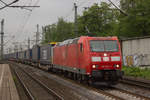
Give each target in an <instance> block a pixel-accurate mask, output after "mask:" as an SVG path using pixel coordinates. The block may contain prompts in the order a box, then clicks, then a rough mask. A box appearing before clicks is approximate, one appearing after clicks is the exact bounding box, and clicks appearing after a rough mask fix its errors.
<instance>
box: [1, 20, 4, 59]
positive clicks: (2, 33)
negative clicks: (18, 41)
mask: <svg viewBox="0 0 150 100" xmlns="http://www.w3.org/2000/svg"><path fill="white" fill-rule="evenodd" d="M3 37H4V19H2V21H1V59H2V60H3V49H4V48H3V46H4V40H3Z"/></svg>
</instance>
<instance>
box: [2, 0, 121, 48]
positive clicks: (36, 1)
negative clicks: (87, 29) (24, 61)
mask: <svg viewBox="0 0 150 100" xmlns="http://www.w3.org/2000/svg"><path fill="white" fill-rule="evenodd" d="M3 1H5V2H6V3H10V2H12V1H13V0H3ZM102 1H103V2H108V0H19V2H17V3H15V4H13V5H23V6H24V5H26V6H29V5H31V6H40V7H39V8H28V10H26V9H20V8H5V9H3V10H0V21H1V20H2V19H4V20H5V26H4V32H5V35H4V36H5V37H4V40H5V47H4V48H5V51H6V50H7V49H8V48H10V49H13V48H14V45H13V44H14V43H15V42H20V43H22V45H25V44H27V39H28V38H30V39H32V40H34V39H35V32H36V25H37V24H39V26H40V32H41V27H42V26H45V25H49V24H53V23H56V22H57V20H58V18H59V17H63V18H65V20H67V21H73V20H74V9H73V4H74V3H75V2H76V3H77V5H78V14H80V15H81V14H82V12H83V10H84V8H83V7H90V6H91V5H92V4H93V3H100V2H102ZM112 1H113V2H114V3H115V4H117V5H119V0H112ZM3 6H4V5H3V4H2V3H0V7H3ZM31 10H32V11H31Z"/></svg>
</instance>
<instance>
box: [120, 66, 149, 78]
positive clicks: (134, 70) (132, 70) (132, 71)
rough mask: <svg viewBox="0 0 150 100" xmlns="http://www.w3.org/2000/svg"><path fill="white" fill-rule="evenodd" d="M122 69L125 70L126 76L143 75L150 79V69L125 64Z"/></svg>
mask: <svg viewBox="0 0 150 100" xmlns="http://www.w3.org/2000/svg"><path fill="white" fill-rule="evenodd" d="M122 70H123V71H124V72H125V75H126V76H133V77H142V78H145V79H150V69H148V68H145V69H140V68H139V67H126V66H124V67H123V68H122Z"/></svg>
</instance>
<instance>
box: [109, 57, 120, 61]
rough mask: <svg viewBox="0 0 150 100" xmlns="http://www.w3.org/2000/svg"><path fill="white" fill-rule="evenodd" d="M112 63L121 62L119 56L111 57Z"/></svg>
mask: <svg viewBox="0 0 150 100" xmlns="http://www.w3.org/2000/svg"><path fill="white" fill-rule="evenodd" d="M111 61H120V57H119V56H115V57H111Z"/></svg>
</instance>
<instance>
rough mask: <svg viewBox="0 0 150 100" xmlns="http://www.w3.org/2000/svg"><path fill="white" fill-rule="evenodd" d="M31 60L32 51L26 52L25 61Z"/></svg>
mask: <svg viewBox="0 0 150 100" xmlns="http://www.w3.org/2000/svg"><path fill="white" fill-rule="evenodd" d="M31 59H32V49H28V50H26V60H31Z"/></svg>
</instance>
